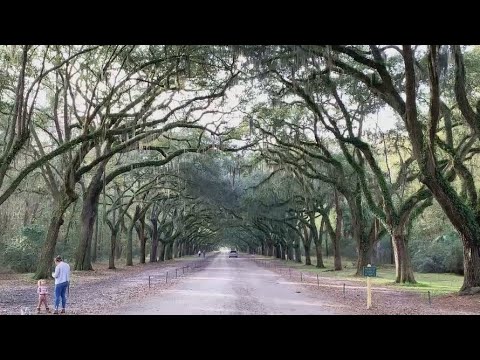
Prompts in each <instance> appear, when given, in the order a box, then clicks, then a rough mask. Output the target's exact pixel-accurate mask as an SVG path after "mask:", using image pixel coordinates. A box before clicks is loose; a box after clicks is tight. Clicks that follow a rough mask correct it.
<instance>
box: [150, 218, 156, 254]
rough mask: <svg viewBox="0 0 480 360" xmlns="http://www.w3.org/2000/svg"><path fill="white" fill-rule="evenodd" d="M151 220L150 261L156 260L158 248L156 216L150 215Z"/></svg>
mask: <svg viewBox="0 0 480 360" xmlns="http://www.w3.org/2000/svg"><path fill="white" fill-rule="evenodd" d="M150 221H151V222H152V250H151V251H150V262H157V248H158V227H157V226H158V223H157V216H156V214H155V216H154V215H152V218H151V219H150Z"/></svg>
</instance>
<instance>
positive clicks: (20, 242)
mask: <svg viewBox="0 0 480 360" xmlns="http://www.w3.org/2000/svg"><path fill="white" fill-rule="evenodd" d="M44 235H45V232H44V230H43V229H42V228H41V227H39V226H35V225H33V226H27V227H24V228H23V229H22V232H21V235H20V236H18V237H16V238H13V239H12V240H11V241H10V242H9V243H8V244H7V245H6V247H5V254H4V261H5V264H6V265H8V266H10V268H11V269H12V270H14V271H17V272H33V271H35V268H36V266H37V261H38V255H39V253H40V250H41V248H42V244H43V241H44Z"/></svg>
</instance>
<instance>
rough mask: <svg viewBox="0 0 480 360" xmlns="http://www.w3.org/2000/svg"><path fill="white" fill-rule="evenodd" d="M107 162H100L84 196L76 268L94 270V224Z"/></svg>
mask: <svg viewBox="0 0 480 360" xmlns="http://www.w3.org/2000/svg"><path fill="white" fill-rule="evenodd" d="M106 163H107V161H104V162H102V163H101V164H100V166H99V167H98V169H97V171H96V172H95V175H94V176H93V178H92V180H91V181H90V184H89V185H88V188H87V191H86V192H85V194H84V196H83V206H82V212H81V215H80V223H81V230H80V240H79V242H78V246H77V250H76V253H75V267H74V268H75V270H93V268H92V263H91V259H90V253H91V251H92V249H91V247H92V236H93V225H94V222H95V220H96V218H97V216H98V202H99V198H100V194H101V192H102V188H103V181H102V176H103V174H104V171H105V165H106ZM97 228H98V223H97ZM95 251H96V250H95ZM95 257H96V254H95Z"/></svg>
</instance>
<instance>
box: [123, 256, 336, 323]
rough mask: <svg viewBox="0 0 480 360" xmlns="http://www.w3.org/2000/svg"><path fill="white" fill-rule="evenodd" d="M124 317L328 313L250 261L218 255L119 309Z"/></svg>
mask: <svg viewBox="0 0 480 360" xmlns="http://www.w3.org/2000/svg"><path fill="white" fill-rule="evenodd" d="M116 313H117V314H122V315H123V314H125V315H127V314H128V315H324V314H333V312H332V310H331V307H328V306H326V302H324V301H322V300H321V299H319V298H318V295H317V296H315V297H314V296H313V295H310V294H307V293H306V292H305V290H304V289H302V288H300V287H298V285H297V284H295V283H291V282H289V280H288V279H285V278H283V277H282V276H280V275H278V274H276V273H274V272H272V271H269V270H268V269H265V268H262V267H260V266H258V265H256V263H254V262H253V261H251V260H249V259H248V258H244V257H242V254H240V255H239V258H230V259H229V258H228V255H227V254H220V255H218V256H216V257H214V258H213V259H212V260H211V263H210V264H209V265H208V266H207V267H206V268H204V269H203V270H201V271H198V272H194V273H192V274H189V275H187V276H186V277H185V278H183V279H181V280H180V281H179V282H178V283H177V284H175V285H174V286H173V287H172V288H169V289H168V290H165V291H162V292H161V293H157V294H155V295H152V296H150V297H147V298H146V299H144V300H142V301H140V302H136V303H135V304H128V305H126V306H123V307H121V308H119V309H118V311H117V312H116Z"/></svg>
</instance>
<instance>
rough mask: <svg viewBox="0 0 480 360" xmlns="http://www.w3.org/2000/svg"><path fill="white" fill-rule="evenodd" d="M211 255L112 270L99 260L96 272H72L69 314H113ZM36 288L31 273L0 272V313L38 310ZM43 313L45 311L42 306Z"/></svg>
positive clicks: (199, 265)
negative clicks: (25, 309)
mask: <svg viewBox="0 0 480 360" xmlns="http://www.w3.org/2000/svg"><path fill="white" fill-rule="evenodd" d="M209 256H214V254H209ZM209 256H207V258H205V259H204V258H198V257H193V256H190V257H183V258H180V259H174V260H169V261H165V262H159V263H146V264H135V265H134V266H125V265H118V267H117V269H115V270H109V269H108V264H105V263H96V264H94V265H93V266H94V269H95V270H94V271H72V274H71V285H70V295H69V298H68V300H67V313H69V314H74V315H83V314H85V315H87V314H88V315H101V314H110V313H113V312H114V311H115V309H116V308H117V307H118V306H121V305H122V304H125V303H131V302H134V301H137V300H138V299H141V298H144V297H146V296H148V295H151V294H154V293H156V292H158V291H161V290H162V289H166V288H169V287H170V286H172V285H174V284H175V283H176V282H177V281H178V279H180V278H181V277H183V276H188V274H190V273H192V272H195V271H197V270H199V269H201V268H203V267H204V266H205V264H206V261H205V260H206V259H207V260H208V257H209ZM167 272H168V275H167ZM149 280H150V281H149ZM149 282H150V286H149ZM48 286H49V290H50V295H49V297H48V303H49V306H50V308H53V290H54V282H53V280H50V281H48ZM36 290H37V288H36V281H35V280H33V279H32V274H0V314H1V315H20V313H21V309H22V308H24V307H28V308H29V309H30V311H31V312H32V313H36V304H37V294H36ZM41 314H45V310H44V309H43V308H42V312H41Z"/></svg>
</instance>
